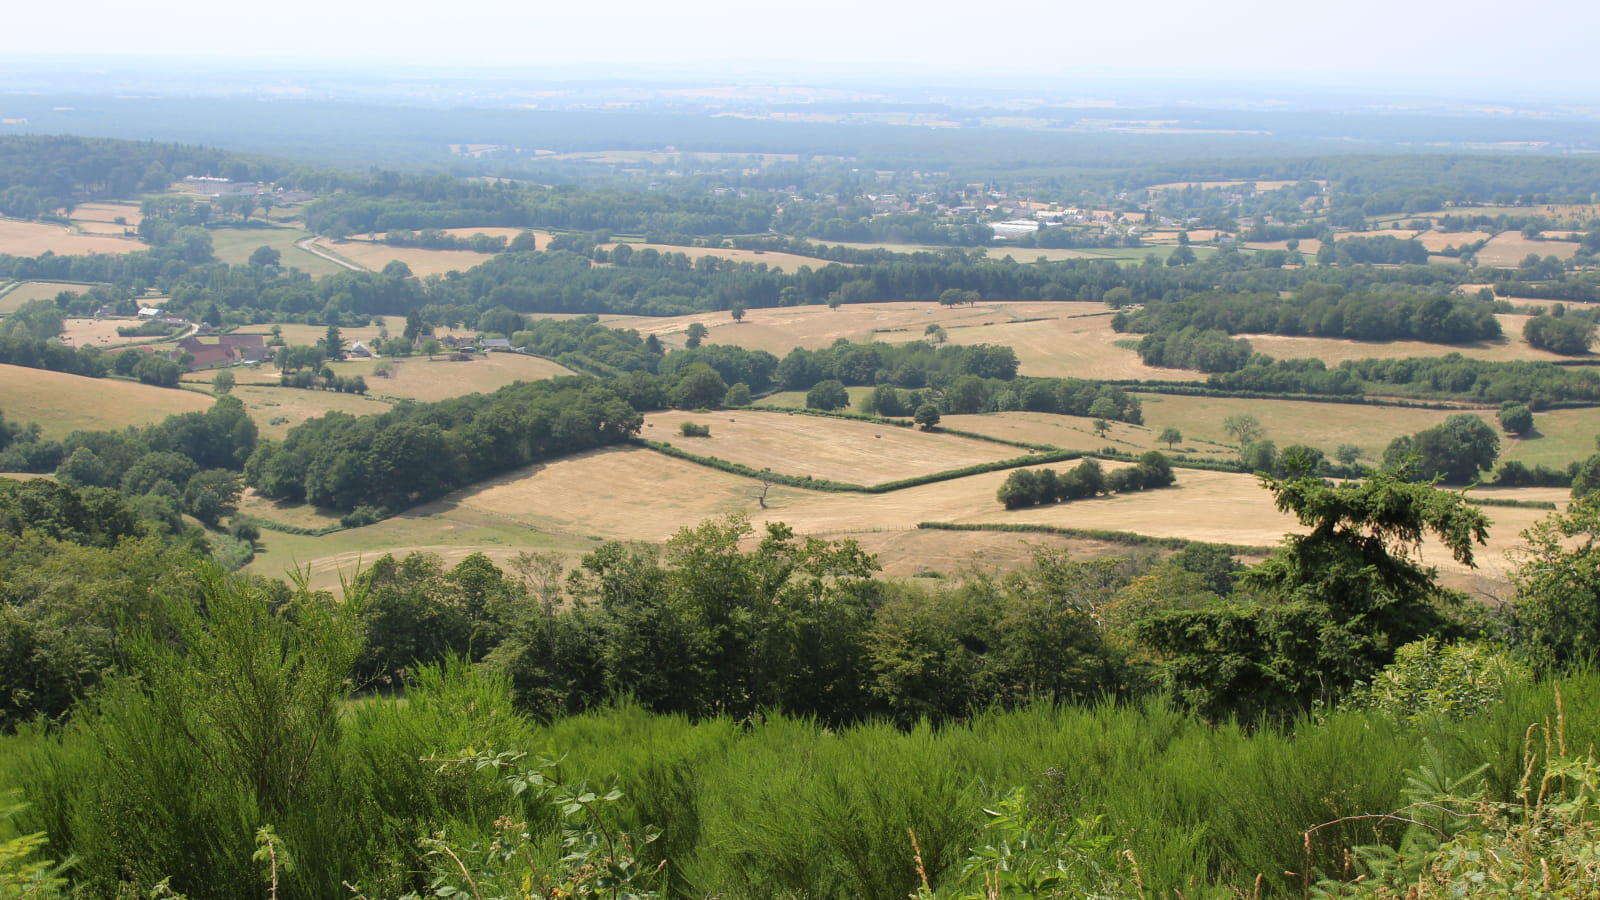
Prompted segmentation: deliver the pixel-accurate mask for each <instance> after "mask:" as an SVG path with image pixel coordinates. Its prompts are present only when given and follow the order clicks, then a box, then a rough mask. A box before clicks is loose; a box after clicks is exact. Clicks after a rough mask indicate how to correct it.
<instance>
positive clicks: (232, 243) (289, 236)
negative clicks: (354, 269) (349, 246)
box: [211, 227, 382, 277]
mask: <svg viewBox="0 0 1600 900" xmlns="http://www.w3.org/2000/svg"><path fill="white" fill-rule="evenodd" d="M308 237H311V232H309V231H306V230H304V229H301V228H281V227H277V228H214V229H212V230H211V248H212V253H214V254H215V255H216V257H217V259H219V260H221V261H222V262H225V263H231V264H233V265H244V264H245V263H248V262H249V261H250V254H252V253H254V252H256V249H257V248H258V247H271V248H272V249H274V250H276V251H278V255H279V264H280V265H282V266H283V267H284V268H295V269H299V270H300V271H302V272H305V273H306V274H308V275H311V276H312V277H319V276H322V275H332V274H334V273H335V272H343V271H347V270H346V269H345V268H344V267H343V266H341V265H339V264H338V263H335V262H331V261H329V260H326V259H323V258H322V257H320V256H318V255H316V254H315V253H311V252H309V251H306V250H302V249H301V248H300V247H297V246H295V243H296V242H297V241H300V240H302V239H304V238H308ZM379 268H382V267H381V266H380V267H379Z"/></svg>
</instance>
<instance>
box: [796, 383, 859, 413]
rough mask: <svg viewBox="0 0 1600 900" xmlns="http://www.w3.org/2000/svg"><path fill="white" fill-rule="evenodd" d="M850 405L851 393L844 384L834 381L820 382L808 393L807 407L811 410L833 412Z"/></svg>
mask: <svg viewBox="0 0 1600 900" xmlns="http://www.w3.org/2000/svg"><path fill="white" fill-rule="evenodd" d="M849 405H850V392H849V391H847V390H845V387H844V384H843V383H842V382H839V381H835V380H833V379H829V380H827V381H819V382H817V383H816V384H815V385H813V386H812V387H811V390H809V391H806V406H807V407H809V408H811V409H820V410H825V411H831V410H835V409H844V408H845V407H846V406H849Z"/></svg>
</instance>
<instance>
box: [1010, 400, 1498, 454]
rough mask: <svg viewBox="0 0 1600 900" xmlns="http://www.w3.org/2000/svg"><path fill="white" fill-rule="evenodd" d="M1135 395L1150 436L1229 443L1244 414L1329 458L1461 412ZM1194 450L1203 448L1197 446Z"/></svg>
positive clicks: (1376, 445)
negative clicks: (1173, 431)
mask: <svg viewBox="0 0 1600 900" xmlns="http://www.w3.org/2000/svg"><path fill="white" fill-rule="evenodd" d="M1138 396H1139V401H1140V402H1141V403H1142V404H1144V421H1145V424H1146V425H1147V426H1149V428H1151V429H1152V433H1153V434H1160V433H1161V430H1162V429H1163V428H1166V427H1167V426H1169V425H1170V426H1172V427H1175V428H1177V429H1178V430H1179V431H1181V432H1183V436H1184V438H1185V444H1188V445H1191V446H1195V444H1194V442H1195V441H1210V442H1213V443H1216V444H1226V445H1230V446H1232V445H1233V437H1232V436H1231V435H1229V434H1228V433H1227V431H1225V430H1224V429H1223V427H1222V422H1223V420H1224V419H1226V418H1228V417H1229V416H1233V415H1241V414H1248V415H1252V416H1255V417H1256V419H1258V420H1259V421H1260V422H1261V426H1262V427H1263V428H1265V429H1266V437H1267V439H1268V440H1271V441H1274V442H1276V443H1277V445H1278V448H1279V449H1282V448H1283V447H1285V446H1286V445H1288V444H1307V445H1309V446H1312V447H1316V448H1317V449H1319V450H1322V451H1324V452H1326V453H1327V454H1328V455H1329V456H1330V457H1331V456H1332V455H1333V451H1334V450H1336V449H1337V448H1338V447H1339V445H1340V444H1355V445H1356V446H1358V447H1360V448H1361V449H1362V450H1364V451H1366V456H1365V457H1364V458H1365V459H1366V460H1367V461H1369V462H1371V461H1376V460H1380V459H1382V458H1383V450H1384V448H1385V447H1387V446H1389V442H1390V441H1392V440H1394V439H1395V438H1397V437H1399V436H1401V435H1404V434H1414V433H1415V432H1418V431H1421V430H1423V429H1424V428H1432V427H1433V426H1435V425H1438V424H1440V423H1442V422H1444V420H1445V419H1446V418H1448V417H1450V416H1451V415H1453V414H1455V413H1456V412H1462V411H1463V410H1443V409H1409V408H1405V407H1397V406H1366V405H1363V404H1358V403H1314V402H1309V401H1298V400H1246V399H1241V398H1234V397H1184V396H1176V395H1172V394H1139V395H1138ZM1465 411H1466V412H1472V413H1474V414H1475V415H1480V416H1482V417H1483V418H1484V420H1485V421H1487V422H1488V423H1489V424H1490V425H1492V426H1494V427H1495V430H1496V431H1498V430H1499V425H1498V424H1497V423H1496V422H1495V418H1494V412H1493V411H1491V410H1465ZM1003 415H1006V416H1018V415H1030V414H1025V413H1004V414H1003ZM1124 427H1126V426H1124ZM1024 440H1026V438H1024ZM1157 449H1161V448H1160V447H1157ZM1196 449H1202V447H1200V446H1196Z"/></svg>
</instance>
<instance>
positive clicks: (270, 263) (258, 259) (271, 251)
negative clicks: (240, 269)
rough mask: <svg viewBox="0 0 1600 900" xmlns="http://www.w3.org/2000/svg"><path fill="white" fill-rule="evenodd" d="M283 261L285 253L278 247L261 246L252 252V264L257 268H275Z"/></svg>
mask: <svg viewBox="0 0 1600 900" xmlns="http://www.w3.org/2000/svg"><path fill="white" fill-rule="evenodd" d="M281 262H283V254H282V253H280V252H278V250H277V248H274V247H268V246H265V245H263V246H260V247H257V248H256V249H255V250H253V251H251V253H250V265H252V266H254V267H255V268H257V269H270V268H275V267H276V266H278V265H279V264H280V263H281Z"/></svg>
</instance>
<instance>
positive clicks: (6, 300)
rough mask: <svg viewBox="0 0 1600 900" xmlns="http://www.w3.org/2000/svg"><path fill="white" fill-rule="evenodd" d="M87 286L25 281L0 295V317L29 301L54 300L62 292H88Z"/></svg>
mask: <svg viewBox="0 0 1600 900" xmlns="http://www.w3.org/2000/svg"><path fill="white" fill-rule="evenodd" d="M88 289H89V286H88V285H86V284H58V283H56V282H53V281H24V282H23V283H21V284H19V285H17V286H16V287H14V288H12V289H11V290H9V291H7V292H6V293H4V294H0V315H4V314H6V313H13V312H16V311H17V307H19V306H21V305H22V304H24V303H27V302H28V301H29V300H54V299H55V298H56V295H57V294H59V293H61V292H62V291H72V292H74V293H78V292H82V291H86V290H88Z"/></svg>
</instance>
